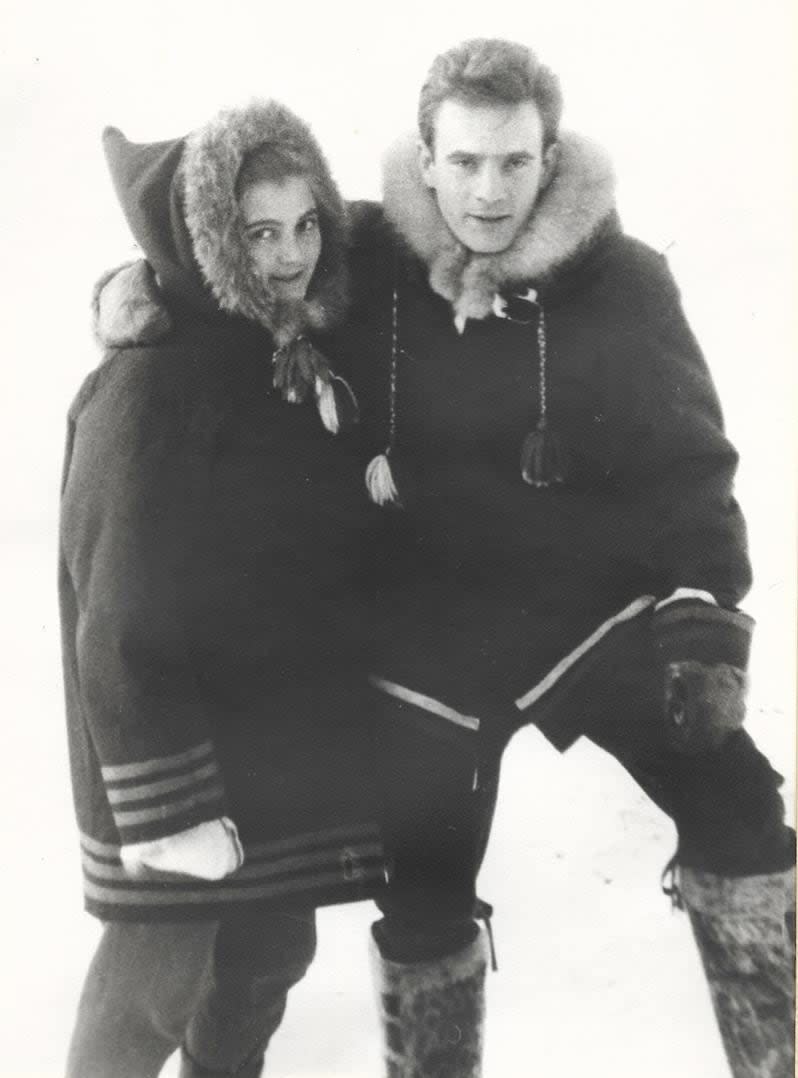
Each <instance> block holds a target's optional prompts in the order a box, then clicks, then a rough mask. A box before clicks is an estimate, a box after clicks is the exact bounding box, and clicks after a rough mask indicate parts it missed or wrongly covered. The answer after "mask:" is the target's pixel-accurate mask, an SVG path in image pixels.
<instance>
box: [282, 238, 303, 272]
mask: <svg viewBox="0 0 798 1078" xmlns="http://www.w3.org/2000/svg"><path fill="white" fill-rule="evenodd" d="M278 258H279V259H280V262H281V263H282V264H283V265H284V266H295V265H299V264H300V263H301V262H302V251H301V249H300V246H299V244H298V242H297V239H296V236H293V235H290V236H283V237H282V239H281V242H280V248H279V251H278Z"/></svg>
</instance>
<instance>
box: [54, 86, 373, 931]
mask: <svg viewBox="0 0 798 1078" xmlns="http://www.w3.org/2000/svg"><path fill="white" fill-rule="evenodd" d="M269 140H271V141H275V142H278V143H282V144H285V143H286V142H288V143H292V144H298V145H300V147H302V148H303V149H304V150H305V151H306V153H309V154H310V156H311V158H312V159H313V160H314V161H315V163H316V176H315V181H316V182H315V187H316V190H317V202H318V204H319V208H320V212H321V228H322V238H323V252H322V256H321V259H320V262H319V266H318V267H317V271H316V275H315V276H314V279H313V281H312V282H311V287H310V290H309V298H308V300H307V302H303V303H299V304H293V305H289V306H287V307H283V308H281V307H280V305H279V304H276V303H275V301H274V299H273V297H271V296H270V295H269V294H268V293H267V292H266V291H265V290H264V289H263V287H262V286H261V285H260V283H259V281H258V279H257V278H256V277H255V275H254V273H253V272H252V270H251V269H250V265H249V259H248V257H247V253H246V248H245V246H244V242H243V232H242V228H241V225H240V221H239V218H238V214H237V204H236V200H235V197H234V183H235V179H236V175H237V172H238V169H239V167H240V164H241V160H242V157H243V155H244V154H245V153H246V152H247V150H249V149H251V148H253V147H254V146H256V145H258V144H260V143H262V142H265V141H269ZM106 151H107V154H108V157H109V163H110V165H111V169H112V175H113V177H114V182H115V185H116V188H117V191H118V194H119V197H120V201H121V203H122V206H123V208H124V210H125V213H126V216H127V217H128V220H129V223H130V224H131V228H132V230H133V232H134V235H135V236H136V238H137V240H138V241H139V243H140V244H141V245H142V247H143V248H144V250H145V253H146V254H147V257H148V260H149V262H150V264H151V266H152V267H153V268H154V270H155V272H156V273H157V275H158V281H159V284H160V286H161V288H162V291H163V294H164V296H165V298H166V299H167V301H168V304H169V310H170V314H171V329H170V330H169V332H168V334H167V335H166V336H161V338H160V339H159V340H158V341H157V343H156V344H154V345H152V346H149V347H148V346H146V345H141V344H138V345H137V346H135V347H129V348H122V347H119V348H111V349H109V350H108V351H107V353H106V355H105V357H104V359H103V362H102V364H101V365H100V366H99V368H98V369H97V370H95V371H94V372H93V373H92V374H91V375H90V376H89V377H88V379H87V380H86V382H85V384H84V385H83V387H82V389H81V390H80V392H79V393H78V396H77V398H76V400H75V402H74V404H73V407H72V409H71V411H70V415H69V437H68V446H67V455H66V463H65V470H64V483H63V496H62V518H61V519H62V527H61V561H60V596H61V605H62V612H63V653H64V668H65V681H66V696H67V712H68V723H69V740H70V752H71V763H72V771H73V780H74V797H75V806H76V811H77V818H78V824H79V828H80V835H81V846H82V856H83V868H84V886H85V900H86V905H87V908H88V909H89V910H90V911H91V912H93V913H95V914H97V915H99V916H101V917H102V918H104V919H115V918H116V919H137V920H146V919H153V918H167V919H172V920H173V919H176V918H182V917H185V916H204V917H207V916H208V915H209V914H210V913H211V912H212V911H214V910H218V909H219V908H220V906H222V905H226V904H233V905H236V906H237V905H240V904H241V903H269V904H272V905H282V906H290V905H293V904H296V903H298V902H300V903H305V904H318V903H321V902H330V901H338V900H350V899H356V898H360V897H363V896H365V895H366V894H368V893H371V892H372V891H373V890H374V888H375V886H377V885H378V883H379V881H380V880H381V879H382V876H383V858H382V848H381V842H380V839H379V833H378V828H377V825H376V823H375V815H376V814H375V809H374V804H375V802H374V798H373V790H372V788H371V775H372V772H373V765H372V761H373V752H372V744H371V732H370V727H369V723H368V720H367V717H366V715H365V709H364V707H363V704H362V700H361V696H362V686H363V684H364V669H363V664H364V663H365V662H366V652H365V651H364V640H363V628H364V625H365V621H364V619H363V617H362V607H361V595H360V581H359V576H358V573H359V558H358V553H359V550H360V545H361V543H362V542H363V541H364V537H365V536H366V534H367V530H368V527H369V523H370V516H371V513H372V512H374V510H373V509H372V508H371V507H370V506H369V504H368V502H367V500H366V499H365V498H364V496H363V484H362V475H361V473H360V470H359V468H358V467H357V466H356V465H355V463H354V462H353V459H352V456H351V453H350V451H349V450H348V449H347V446H346V445H345V443H344V442H343V441H342V439H341V438H340V437H339V438H336V437H334V436H333V435H332V434H330V433H328V432H327V430H325V429H324V427H323V425H322V422H321V420H320V417H319V414H318V413H317V410H316V408H315V407H314V403H313V400H312V399H310V400H308V401H306V402H305V403H303V404H301V405H296V404H289V403H286V402H285V401H284V400H283V399H282V398H281V396H280V395H279V394H278V393H277V392H276V391H275V390H274V388H273V385H272V363H271V358H272V353H273V352H274V349H275V346H276V344H284V343H286V342H288V341H290V340H291V339H293V338H294V337H295V336H296V335H297V333H302V332H305V333H312V332H314V331H321V330H324V329H326V328H328V327H329V325H330V324H332V323H333V322H334V321H335V320H336V319H337V318H338V317H340V314H341V311H342V310H343V307H344V298H345V282H344V272H343V209H342V206H341V203H340V200H339V199H338V196H337V193H336V192H335V189H334V187H333V185H332V181H331V179H330V177H329V174H328V172H327V168H326V165H325V163H324V161H323V159H322V158H321V155H320V153H319V151H318V149H317V148H316V147H315V143H314V142H313V140H312V137H311V135H310V133H309V132H308V130H307V129H306V128H305V127H304V125H302V124H301V123H300V122H299V121H298V120H296V118H294V117H293V116H292V115H291V114H290V113H288V112H287V111H286V110H284V109H282V107H280V106H276V105H274V104H267V105H263V106H262V105H258V104H256V105H253V106H252V107H250V108H249V109H248V110H244V111H242V112H238V113H233V114H230V115H223V116H222V117H221V118H220V119H219V120H217V121H216V122H215V123H213V124H211V125H209V126H208V127H207V128H205V129H203V130H202V131H200V132H199V133H197V134H195V135H193V136H191V137H190V138H189V139H188V140H179V141H176V142H173V143H162V144H158V145H148V146H140V145H133V144H131V143H128V142H126V141H125V140H124V138H123V137H122V136H121V135H120V134H119V133H118V132H114V131H111V132H109V133H108V134H107V136H106ZM319 192H320V194H319ZM123 303H124V299H123ZM224 814H227V815H228V816H229V817H231V818H232V820H233V821H234V822H235V824H236V825H237V827H238V830H239V834H240V837H241V840H242V844H243V848H244V853H245V862H244V865H243V867H242V868H240V869H239V870H238V871H236V872H235V873H234V874H233V875H232V876H228V877H227V878H225V879H223V880H221V881H219V882H205V881H202V880H198V879H194V878H190V877H186V876H176V875H168V874H164V873H158V872H155V871H152V872H148V874H147V875H146V876H145V877H141V876H139V877H137V878H135V879H134V878H132V877H131V876H129V875H128V873H127V872H126V870H125V869H124V867H123V865H122V863H121V861H120V846H121V845H123V844H131V843H138V842H142V841H148V840H151V839H157V838H159V837H162V836H167V835H170V834H174V833H177V832H179V831H181V830H183V829H185V828H189V827H191V826H192V825H194V824H197V823H199V822H201V821H204V820H210V819H214V818H216V817H219V816H222V815H224Z"/></svg>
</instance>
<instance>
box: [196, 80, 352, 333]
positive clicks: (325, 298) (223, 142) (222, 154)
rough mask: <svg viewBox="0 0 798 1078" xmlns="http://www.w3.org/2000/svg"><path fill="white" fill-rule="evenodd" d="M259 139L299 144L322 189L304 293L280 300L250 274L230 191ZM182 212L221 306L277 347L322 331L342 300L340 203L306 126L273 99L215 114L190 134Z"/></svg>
mask: <svg viewBox="0 0 798 1078" xmlns="http://www.w3.org/2000/svg"><path fill="white" fill-rule="evenodd" d="M264 142H272V143H278V144H282V145H286V144H287V145H289V146H292V147H298V148H300V149H301V150H302V151H303V152H304V154H305V156H307V157H308V158H309V159H310V160H311V161H312V162H313V166H314V176H313V180H314V184H315V186H316V189H317V191H320V192H321V198H320V199H319V202H320V206H319V212H320V215H321V216H322V232H323V248H322V254H321V257H320V259H319V265H318V266H317V267H316V272H315V274H314V276H313V279H312V281H311V285H310V289H309V291H308V296H307V297H306V298H305V299H303V300H299V301H285V300H279V299H278V298H277V297H276V296H274V295H273V294H271V293H270V292H269V291H268V289H266V288H265V287H264V285H263V284H262V282H261V281H260V279H259V277H258V276H257V274H256V273H255V271H254V269H253V267H252V264H251V261H250V258H249V253H248V250H247V244H246V238H245V235H244V230H243V225H242V221H241V214H240V210H239V207H238V202H237V200H236V196H235V185H236V179H237V177H238V172H239V169H240V168H241V164H242V162H243V159H244V157H245V155H246V154H247V153H249V152H250V151H251V150H253V149H255V148H256V147H257V146H260V145H261V144H262V143H264ZM181 170H182V183H183V192H184V213H185V219H186V224H187V226H188V230H189V233H190V235H191V239H192V243H193V247H194V254H195V257H196V260H197V264H198V265H199V267H200V270H201V271H202V275H203V277H204V278H205V280H206V282H207V284H208V285H209V287H210V289H211V291H212V292H213V295H214V297H215V298H216V300H217V302H218V303H219V305H220V307H221V308H222V309H223V310H225V311H228V312H230V313H234V314H241V315H243V316H244V317H245V318H249V319H251V320H253V321H255V322H258V323H260V324H261V325H263V326H265V327H266V328H267V329H268V330H269V331H270V332H271V334H272V336H273V337H274V339H275V342H276V343H277V345H278V346H280V345H283V344H287V343H288V342H290V341H291V340H293V339H294V338H296V337H297V336H298V335H300V334H301V333H303V332H305V331H314V330H315V331H318V330H325V329H328V328H329V327H331V326H333V325H335V324H336V323H337V322H338V321H340V319H341V318H342V316H343V314H344V312H345V310H346V306H347V282H346V262H345V252H346V241H347V227H346V209H345V206H344V203H343V201H342V199H341V196H340V194H339V192H338V190H337V188H336V186H335V183H334V182H333V179H332V176H331V174H330V170H329V167H328V165H327V162H326V160H325V159H324V156H323V154H322V152H321V150H320V149H319V146H318V144H317V143H316V140H315V139H314V137H313V135H312V134H311V131H310V128H309V127H308V126H307V125H306V124H305V123H304V122H303V121H302V120H300V119H299V118H298V117H296V116H295V115H294V114H293V113H292V112H290V111H289V110H288V109H287V108H285V107H284V106H283V105H280V104H279V103H277V102H275V101H253V102H252V103H251V104H249V105H248V106H246V107H244V108H241V109H235V110H228V111H225V112H222V113H220V114H219V115H218V116H217V117H216V118H215V119H214V120H212V121H211V122H210V123H208V124H206V125H205V126H204V127H203V128H201V129H200V130H198V131H196V132H194V133H193V134H191V135H189V137H188V138H187V140H186V147H185V151H184V153H183V159H182V162H181Z"/></svg>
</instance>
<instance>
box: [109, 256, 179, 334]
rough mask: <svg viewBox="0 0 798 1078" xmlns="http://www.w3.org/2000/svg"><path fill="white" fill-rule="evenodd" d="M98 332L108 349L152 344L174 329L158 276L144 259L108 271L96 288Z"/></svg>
mask: <svg viewBox="0 0 798 1078" xmlns="http://www.w3.org/2000/svg"><path fill="white" fill-rule="evenodd" d="M92 308H93V312H94V332H95V335H96V337H97V339H98V340H99V342H100V344H101V345H103V346H104V347H106V348H119V347H125V346H128V345H141V344H152V343H153V342H154V341H159V340H161V339H162V338H163V337H165V336H166V335H167V334H168V333H169V330H170V329H171V328H172V320H171V318H170V317H169V311H168V310H167V309H166V305H165V303H164V302H163V299H162V297H161V293H160V292H159V291H158V284H157V281H156V279H155V274H154V273H153V271H152V268H151V266H150V265H149V263H148V262H145V260H144V259H143V258H140V259H139V260H138V262H129V263H126V264H125V265H123V266H117V267H115V268H114V269H112V270H108V272H107V273H104V274H103V275H102V277H101V278H100V279H99V281H98V282H97V284H96V285H95V286H94V295H93V301H92Z"/></svg>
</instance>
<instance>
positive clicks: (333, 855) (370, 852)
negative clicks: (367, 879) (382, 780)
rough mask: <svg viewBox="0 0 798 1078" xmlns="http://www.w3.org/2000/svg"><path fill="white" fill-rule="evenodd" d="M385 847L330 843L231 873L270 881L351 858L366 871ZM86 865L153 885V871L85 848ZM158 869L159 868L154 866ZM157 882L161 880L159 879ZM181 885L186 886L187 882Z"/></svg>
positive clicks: (106, 875)
mask: <svg viewBox="0 0 798 1078" xmlns="http://www.w3.org/2000/svg"><path fill="white" fill-rule="evenodd" d="M384 854H385V851H384V849H383V846H382V843H381V842H370V843H367V844H363V845H359V846H344V847H341V846H330V847H328V848H327V849H322V850H316V851H314V852H313V853H306V854H293V855H290V856H283V857H279V858H276V859H275V860H274V861H256V862H255V863H254V864H244V866H243V868H238V869H236V870H235V872H234V873H232V874H231V875H230V877H229V882H230V883H237V882H240V881H257V880H262V881H264V882H265V881H267V880H271V879H273V878H275V877H278V878H279V877H281V876H288V875H289V874H292V873H294V874H298V873H301V872H302V871H303V870H304V869H314V868H315V869H317V870H318V871H321V870H323V869H337V870H339V871H341V865H342V864H343V862H344V861H345V860H346V859H347V858H348V859H350V860H351V861H352V862H353V864H354V869H355V871H356V872H357V871H361V872H362V871H364V868H363V866H362V864H361V862H363V861H373V860H375V859H377V858H381V857H384ZM82 863H83V868H84V869H85V871H86V872H87V873H89V874H90V875H91V876H92V877H94V878H95V882H96V880H97V879H102V880H115V881H117V882H120V883H123V882H124V883H141V882H150V883H151V884H153V885H154V882H155V881H154V880H153V876H152V875H148V876H145V877H137V876H136V875H135V874H134V873H132V872H128V871H127V869H126V868H125V867H124V866H123V865H119V864H113V865H109V864H107V863H106V862H104V861H97V860H95V859H94V858H93V857H92V855H91V854H90V853H88V852H87V851H86V850H84V851H83V853H82ZM153 871H155V872H156V873H157V872H158V870H157V869H156V870H153ZM163 876H164V879H165V880H166V882H167V883H168V884H169V886H172V885H173V884H174V883H175V877H176V876H177V883H176V886H178V887H180V886H181V884H180V882H179V881H180V879H181V878H182V879H183V880H186V878H187V877H188V883H189V884H190V885H191V886H196V884H197V879H196V878H194V877H191V876H189V875H188V874H187V873H186V874H185V875H184V874H183V873H180V874H176V873H171V872H167V873H163ZM157 882H161V881H160V880H159V881H157ZM182 886H186V884H185V883H184V884H183V885H182Z"/></svg>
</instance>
